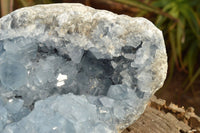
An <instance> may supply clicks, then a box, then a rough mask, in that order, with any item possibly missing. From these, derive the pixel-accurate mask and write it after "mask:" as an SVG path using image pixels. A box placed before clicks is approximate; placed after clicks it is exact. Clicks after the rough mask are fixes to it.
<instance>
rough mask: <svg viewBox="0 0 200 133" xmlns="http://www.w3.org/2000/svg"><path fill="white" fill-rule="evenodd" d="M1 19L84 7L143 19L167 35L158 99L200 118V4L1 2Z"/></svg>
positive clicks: (161, 0) (160, 0)
mask: <svg viewBox="0 0 200 133" xmlns="http://www.w3.org/2000/svg"><path fill="white" fill-rule="evenodd" d="M0 1H1V2H0V7H1V9H0V14H1V17H2V16H4V15H6V14H8V13H10V12H12V11H14V10H16V9H18V8H21V7H26V6H32V5H36V4H49V3H82V4H84V5H87V6H91V7H94V8H96V9H105V10H109V11H112V12H114V13H117V14H126V15H129V16H132V17H136V16H142V17H145V18H147V19H149V20H150V21H152V22H153V23H154V24H155V25H156V26H157V27H158V28H159V29H161V30H162V31H163V35H164V38H165V44H166V48H167V53H168V64H169V69H168V75H167V80H166V81H165V84H164V86H163V87H162V88H161V89H160V90H159V91H158V92H157V93H156V96H157V97H159V98H163V99H165V100H167V101H168V102H169V103H170V102H173V103H175V104H178V105H179V106H180V107H181V106H184V107H186V108H187V107H190V106H192V107H194V108H195V112H196V113H197V114H198V115H200V0H0Z"/></svg>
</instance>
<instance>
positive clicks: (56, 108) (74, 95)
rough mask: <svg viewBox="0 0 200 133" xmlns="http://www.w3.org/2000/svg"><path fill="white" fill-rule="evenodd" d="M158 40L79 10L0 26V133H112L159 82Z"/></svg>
mask: <svg viewBox="0 0 200 133" xmlns="http://www.w3.org/2000/svg"><path fill="white" fill-rule="evenodd" d="M166 72H167V56H166V50H165V44H164V40H163V36H162V32H161V31H160V30H159V29H157V28H156V27H155V26H154V25H153V24H152V23H151V22H149V21H148V20H146V19H144V18H131V17H128V16H126V15H116V14H114V13H111V12H108V11H104V10H95V9H93V8H90V7H86V6H83V5H81V4H52V5H37V6H33V7H26V8H22V9H19V10H16V11H14V12H12V13H10V14H8V15H7V16H4V17H2V18H1V19H0V132H3V133H27V132H28V133H54V132H56V133H80V132H81V133H116V132H119V131H120V130H121V129H124V128H125V127H127V126H129V125H130V124H131V123H133V122H134V121H135V120H136V119H137V118H138V117H139V116H140V115H141V114H142V113H143V111H144V109H145V107H146V104H147V102H148V100H149V98H150V97H151V96H152V94H154V93H155V92H156V91H157V90H158V89H159V88H160V87H161V86H162V85H163V82H164V80H165V78H166Z"/></svg>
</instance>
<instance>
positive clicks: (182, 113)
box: [122, 96, 200, 133]
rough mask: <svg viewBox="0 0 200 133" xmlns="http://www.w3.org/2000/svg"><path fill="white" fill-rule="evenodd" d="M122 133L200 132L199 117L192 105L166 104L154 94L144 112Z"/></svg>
mask: <svg viewBox="0 0 200 133" xmlns="http://www.w3.org/2000/svg"><path fill="white" fill-rule="evenodd" d="M122 133H200V117H198V116H197V115H196V114H195V113H194V109H193V108H192V107H190V108H188V109H184V108H183V107H178V106H177V105H175V104H172V103H171V104H169V105H167V104H166V101H165V100H162V99H157V98H156V97H155V96H154V97H152V98H151V102H150V104H149V105H148V107H147V108H146V110H145V112H144V114H143V115H141V117H140V118H139V119H138V120H137V121H136V122H134V124H132V125H131V126H130V127H128V128H127V129H125V130H124V131H123V132H122Z"/></svg>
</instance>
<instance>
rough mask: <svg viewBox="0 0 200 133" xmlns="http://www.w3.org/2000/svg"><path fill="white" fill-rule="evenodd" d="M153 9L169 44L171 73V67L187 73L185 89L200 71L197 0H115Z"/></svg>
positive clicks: (199, 9)
mask: <svg viewBox="0 0 200 133" xmlns="http://www.w3.org/2000/svg"><path fill="white" fill-rule="evenodd" d="M114 1H117V2H121V3H124V4H128V5H130V6H135V7H137V8H140V9H141V10H143V13H142V15H145V14H152V13H155V14H156V15H157V18H156V20H155V24H156V25H157V26H158V27H159V28H160V29H161V30H162V31H163V33H164V36H165V40H167V41H166V43H167V44H170V49H171V50H170V56H169V57H170V58H169V66H170V69H169V70H170V72H169V73H170V75H169V77H172V75H173V71H174V67H175V66H176V67H177V68H178V70H182V71H185V72H187V73H188V77H187V80H186V81H187V86H186V89H188V88H189V87H191V85H192V83H193V82H194V81H195V80H196V79H197V78H198V77H199V75H200V62H199V61H200V59H199V58H200V57H199V56H200V54H199V53H200V1H199V0H151V1H149V0H146V1H142V0H114Z"/></svg>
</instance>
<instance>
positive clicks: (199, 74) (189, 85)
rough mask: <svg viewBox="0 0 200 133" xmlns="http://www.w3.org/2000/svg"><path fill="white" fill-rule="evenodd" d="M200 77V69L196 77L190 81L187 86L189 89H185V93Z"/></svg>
mask: <svg viewBox="0 0 200 133" xmlns="http://www.w3.org/2000/svg"><path fill="white" fill-rule="evenodd" d="M199 76H200V68H199V69H198V70H197V71H196V73H195V75H194V76H193V77H192V78H191V79H190V81H189V84H188V85H187V87H186V88H185V91H187V90H188V89H189V88H190V87H191V86H192V84H193V83H194V81H195V80H196V79H197V78H198V77H199Z"/></svg>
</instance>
